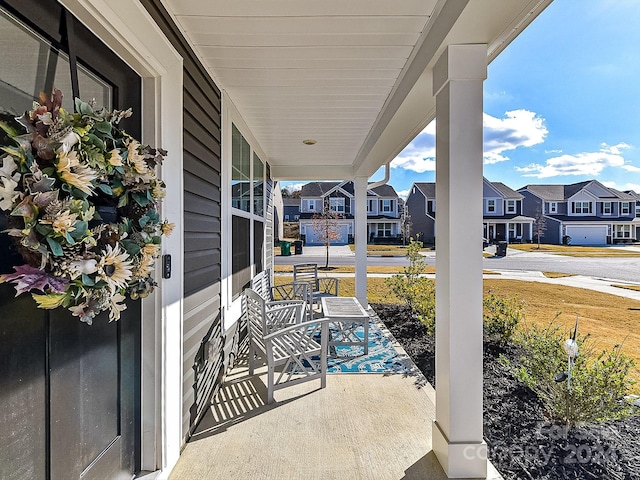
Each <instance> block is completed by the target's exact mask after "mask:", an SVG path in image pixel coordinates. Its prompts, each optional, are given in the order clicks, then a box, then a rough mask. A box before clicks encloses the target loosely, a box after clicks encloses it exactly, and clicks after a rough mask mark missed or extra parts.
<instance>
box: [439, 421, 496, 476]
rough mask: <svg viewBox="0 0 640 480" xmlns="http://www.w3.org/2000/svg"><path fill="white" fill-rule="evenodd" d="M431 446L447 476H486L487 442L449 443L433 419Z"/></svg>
mask: <svg viewBox="0 0 640 480" xmlns="http://www.w3.org/2000/svg"><path fill="white" fill-rule="evenodd" d="M431 448H432V449H433V452H434V453H435V454H436V458H437V459H438V461H439V462H440V465H441V466H442V468H443V469H444V472H445V473H446V474H447V477H449V478H487V444H486V443H485V442H484V441H482V442H480V443H451V442H450V441H449V439H448V438H447V436H446V435H445V434H444V432H443V431H442V430H441V429H440V426H439V425H438V422H437V421H435V420H434V421H433V428H432V433H431Z"/></svg>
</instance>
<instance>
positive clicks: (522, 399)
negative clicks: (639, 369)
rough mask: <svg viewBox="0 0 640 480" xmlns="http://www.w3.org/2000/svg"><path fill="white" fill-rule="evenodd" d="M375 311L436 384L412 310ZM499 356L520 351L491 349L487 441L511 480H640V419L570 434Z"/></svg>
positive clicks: (429, 348)
mask: <svg viewBox="0 0 640 480" xmlns="http://www.w3.org/2000/svg"><path fill="white" fill-rule="evenodd" d="M372 307H373V309H374V310H375V311H376V313H377V314H378V316H379V317H380V319H381V320H382V321H383V322H384V323H385V325H386V326H387V328H388V329H389V330H390V331H391V333H392V334H393V336H394V337H395V338H396V340H398V342H399V343H400V344H401V345H402V346H403V348H404V349H405V350H406V352H407V354H408V355H409V356H410V357H411V358H412V359H413V361H414V362H415V364H416V365H417V367H418V368H419V369H420V370H421V371H422V373H423V374H424V376H425V377H426V378H427V380H428V381H429V382H430V383H431V384H432V385H433V386H434V387H435V361H434V353H435V341H434V339H433V337H430V336H429V335H427V334H426V331H425V328H424V326H423V325H422V323H420V321H419V320H418V319H417V318H416V316H415V315H414V314H413V312H412V311H411V309H409V308H408V307H405V306H403V305H386V304H374V305H372ZM500 354H503V355H505V356H507V357H508V358H509V359H510V360H516V359H517V357H518V349H517V347H516V346H508V347H506V348H500V347H498V346H496V345H491V344H485V348H484V436H485V440H486V442H487V445H488V448H489V460H490V461H491V462H492V463H493V465H494V466H495V467H496V468H497V469H498V470H499V471H500V473H501V474H502V475H503V477H504V478H505V480H514V479H518V480H520V479H525V480H551V479H607V480H623V479H624V480H637V479H640V415H638V416H635V417H632V418H630V419H627V420H624V421H611V422H606V423H602V424H589V425H585V426H581V427H579V428H573V429H571V430H568V429H567V428H566V427H565V426H564V425H556V424H552V423H549V421H547V420H546V417H545V411H544V408H543V406H542V404H541V403H540V401H539V400H538V398H537V397H536V395H535V393H533V391H531V390H530V389H529V388H527V387H525V386H523V385H522V384H521V383H520V382H518V381H517V380H516V379H515V378H514V377H513V376H512V375H511V374H510V373H509V372H508V371H507V369H506V368H505V367H503V366H502V365H501V364H500V363H499V362H498V357H499V355H500ZM639 410H640V409H639ZM639 413H640V412H639Z"/></svg>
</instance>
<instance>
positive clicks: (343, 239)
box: [305, 224, 349, 245]
mask: <svg viewBox="0 0 640 480" xmlns="http://www.w3.org/2000/svg"><path fill="white" fill-rule="evenodd" d="M337 229H338V231H337V233H338V239H337V240H331V245H346V244H347V243H348V240H349V225H347V224H341V225H338V226H337ZM306 232H307V235H306V241H305V243H306V244H307V245H322V240H321V238H320V237H321V236H320V235H319V234H318V233H316V232H314V231H313V227H311V226H310V225H307V228H306Z"/></svg>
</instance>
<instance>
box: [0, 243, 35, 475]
mask: <svg viewBox="0 0 640 480" xmlns="http://www.w3.org/2000/svg"><path fill="white" fill-rule="evenodd" d="M1 246H2V245H0V247H1ZM1 251H2V252H6V251H7V250H5V249H4V248H2V250H1ZM6 258H7V257H5V256H4V253H3V254H2V255H0V259H2V261H0V263H4V260H5V259H6ZM14 295H15V290H14V288H13V287H12V286H10V285H4V284H0V309H1V311H2V314H1V315H0V478H2V479H3V480H4V479H10V480H13V479H16V480H18V479H20V480H22V479H31V478H34V479H36V478H37V479H41V478H46V468H47V460H46V446H47V434H46V433H47V432H46V430H47V413H46V409H45V403H46V399H47V392H46V379H45V375H44V373H45V369H46V365H45V349H44V348H43V347H44V345H45V331H44V329H43V328H42V325H43V324H44V323H45V317H46V314H45V312H44V311H42V310H40V311H36V312H33V311H32V308H31V307H32V302H33V300H32V299H31V297H27V296H21V297H17V298H16V297H14Z"/></svg>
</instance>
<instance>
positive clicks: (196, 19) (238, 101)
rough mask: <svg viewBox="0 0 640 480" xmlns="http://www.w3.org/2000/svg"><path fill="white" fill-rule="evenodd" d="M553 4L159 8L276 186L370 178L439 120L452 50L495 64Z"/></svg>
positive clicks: (433, 0) (274, 1)
mask: <svg viewBox="0 0 640 480" xmlns="http://www.w3.org/2000/svg"><path fill="white" fill-rule="evenodd" d="M551 1H552V0H509V1H508V2H500V1H491V2H489V1H487V0H466V1H442V0H403V1H402V2H389V1H387V0H350V1H341V0H325V1H322V2H313V1H309V0H300V1H291V0H271V1H269V2H264V1H258V0H238V1H228V0H163V1H162V4H163V6H164V7H165V8H166V9H167V10H168V11H169V14H170V15H171V17H172V18H173V19H174V21H175V22H176V23H177V24H178V27H179V29H180V31H181V33H182V34H183V35H184V36H185V38H186V40H187V42H188V44H189V46H190V47H191V49H192V50H193V51H194V53H195V55H196V56H197V58H198V60H199V61H200V62H201V63H202V65H203V67H204V69H206V70H207V72H209V73H210V74H211V76H212V78H213V79H214V80H215V81H216V84H217V86H218V87H219V88H220V90H221V91H222V92H224V98H223V102H227V101H228V104H229V105H230V106H232V107H231V108H232V109H237V111H238V112H239V115H238V118H241V119H242V122H243V123H245V124H246V127H247V129H248V130H249V131H250V132H251V134H252V135H253V137H254V138H255V140H256V142H257V144H259V148H260V150H262V151H259V152H258V153H259V154H260V157H261V158H262V159H263V160H266V161H268V162H269V164H270V165H271V173H272V175H273V178H275V179H278V180H300V179H310V180H329V179H332V180H333V179H335V180H338V179H345V178H349V179H353V178H355V177H357V176H367V177H369V176H371V175H373V174H374V173H375V171H376V170H377V169H378V168H379V167H380V166H381V165H383V164H385V163H387V162H389V161H390V160H392V159H393V158H395V156H396V155H397V154H398V153H399V152H400V151H401V150H402V149H403V148H404V147H405V146H406V145H407V144H408V143H409V142H410V141H411V139H412V138H413V137H414V136H415V135H416V134H417V133H418V132H420V131H422V130H423V128H424V127H425V126H426V125H428V124H429V123H430V122H431V120H433V118H434V117H435V96H434V94H433V88H432V87H433V85H432V72H433V68H434V65H435V63H436V60H437V59H438V58H439V57H440V55H441V54H442V53H443V52H444V50H445V49H446V48H447V46H449V45H487V54H486V55H487V63H490V62H491V61H492V60H493V59H494V58H495V57H496V56H497V55H498V54H499V53H500V52H501V51H502V50H504V49H505V48H506V47H507V46H508V45H509V44H510V43H511V41H512V40H513V39H514V38H515V37H517V36H518V35H519V34H520V33H521V32H522V31H523V30H524V29H525V28H526V27H527V25H528V24H529V23H530V22H532V21H533V20H534V19H535V18H536V17H537V15H538V14H540V12H542V11H543V10H544V9H545V8H546V7H547V5H549V4H550V3H551ZM239 126H240V127H243V125H239ZM306 139H313V140H316V141H317V143H316V144H315V145H312V146H308V145H305V144H303V140H306Z"/></svg>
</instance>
